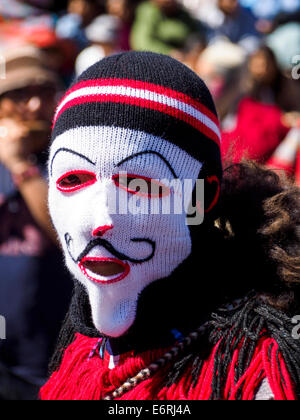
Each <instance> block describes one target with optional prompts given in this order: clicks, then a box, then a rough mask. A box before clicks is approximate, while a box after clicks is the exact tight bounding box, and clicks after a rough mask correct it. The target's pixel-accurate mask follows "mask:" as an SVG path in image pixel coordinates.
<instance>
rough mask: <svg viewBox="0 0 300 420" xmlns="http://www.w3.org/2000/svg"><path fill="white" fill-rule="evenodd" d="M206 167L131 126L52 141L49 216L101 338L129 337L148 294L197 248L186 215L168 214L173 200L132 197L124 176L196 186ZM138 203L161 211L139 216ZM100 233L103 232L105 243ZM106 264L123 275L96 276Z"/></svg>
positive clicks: (76, 132)
mask: <svg viewBox="0 0 300 420" xmlns="http://www.w3.org/2000/svg"><path fill="white" fill-rule="evenodd" d="M200 169H201V163H200V162H198V161H197V160H196V159H194V158H192V157H191V156H190V155H189V154H187V153H186V152H184V151H183V150H181V149H180V148H179V147H178V146H176V145H174V144H171V143H169V142H168V141H166V140H163V139H161V138H158V137H155V136H152V135H150V134H146V133H144V132H139V131H134V130H130V129H124V128H118V127H102V126H101V127H81V128H76V129H71V130H69V131H66V132H64V133H63V134H62V135H60V136H58V137H57V138H56V139H55V141H54V142H53V144H52V147H51V153H50V159H49V174H50V179H49V182H50V190H49V208H50V214H51V217H52V220H53V223H54V226H55V228H56V230H57V232H58V235H59V239H60V241H61V244H62V247H63V250H64V254H65V259H66V264H67V266H68V268H69V270H70V271H71V273H72V274H73V275H74V277H75V278H76V279H77V280H79V281H80V282H81V283H82V284H83V285H84V286H85V288H86V290H87V293H88V296H89V300H90V305H91V310H92V318H93V322H94V325H95V327H96V328H97V329H98V331H99V332H100V333H102V334H105V335H107V336H111V337H119V336H121V335H123V334H124V333H125V332H126V331H127V330H128V329H129V328H130V326H131V325H132V324H133V322H134V320H135V315H136V308H137V302H138V298H139V294H140V293H141V292H142V290H143V289H144V288H145V287H146V286H147V285H149V284H150V283H152V282H153V281H155V280H158V279H163V278H165V277H168V276H170V275H171V274H172V272H173V271H174V270H175V269H176V268H177V267H178V266H179V265H180V264H181V263H182V262H183V261H184V260H185V259H186V258H187V257H188V256H189V255H190V253H191V247H192V243H191V238H190V232H189V227H188V226H187V225H186V214H185V212H181V214H174V212H171V214H161V213H162V211H161V207H162V204H163V200H165V199H167V198H168V197H166V196H164V194H162V196H161V197H158V196H155V195H154V196H145V195H143V194H132V193H131V192H130V191H127V190H126V189H124V188H122V187H120V186H119V183H120V179H121V178H118V174H119V173H121V174H124V173H127V174H134V175H135V176H136V177H137V178H138V177H141V178H142V179H156V180H163V179H165V180H169V181H172V180H173V179H174V178H176V177H178V179H180V180H181V181H182V182H183V180H184V179H191V180H193V184H194V183H195V181H196V179H197V177H198V175H199V172H200ZM74 176H75V177H77V178H74ZM78 179H80V182H81V184H80V185H77V184H78ZM116 180H118V182H116ZM58 181H59V183H58V184H57V182H58ZM73 186H74V190H73ZM78 187H79V188H78ZM174 193H176V192H174V190H172V189H171V191H169V194H174ZM114 197H116V200H115V199H114ZM133 200H135V201H134V203H136V204H137V205H138V206H139V207H140V208H144V209H145V208H146V207H145V206H148V205H151V206H154V207H155V208H156V209H160V211H158V212H157V213H159V214H151V212H150V211H148V214H132V211H130V209H131V208H132V203H133ZM136 200H138V202H137V201H136ZM116 202H117V209H118V210H117V211H116ZM128 205H129V207H130V209H129V210H128V211H127V212H126V208H127V207H128ZM120 208H122V209H123V210H121V213H124V214H120ZM124 209H125V211H124ZM144 213H145V212H144ZM152 213H153V212H152ZM99 228H101V229H99ZM97 232H98V233H99V232H102V235H101V238H99V235H97ZM97 240H98V241H99V242H97V243H96V245H95V242H94V241H97ZM94 261H96V263H94ZM106 262H115V263H117V264H119V266H120V269H121V270H122V271H121V272H120V273H119V274H117V275H106V276H104V275H100V274H97V273H96V270H95V267H96V266H97V264H105V263H106ZM93 264H94V265H93ZM170 293H172V291H170ZM153 310H155V305H154V307H153Z"/></svg>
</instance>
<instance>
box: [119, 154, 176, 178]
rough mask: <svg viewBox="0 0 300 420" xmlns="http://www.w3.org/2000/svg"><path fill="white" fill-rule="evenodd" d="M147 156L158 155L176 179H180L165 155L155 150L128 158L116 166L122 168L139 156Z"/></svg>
mask: <svg viewBox="0 0 300 420" xmlns="http://www.w3.org/2000/svg"><path fill="white" fill-rule="evenodd" d="M147 154H148V155H156V156H158V157H159V158H160V159H161V160H163V162H164V163H165V164H166V165H167V167H168V168H169V170H170V171H171V172H172V175H173V177H174V179H178V176H177V175H176V172H175V171H174V169H173V168H172V166H171V164H170V163H169V162H168V161H167V159H166V158H165V157H164V156H163V155H161V154H160V153H159V152H155V151H154V150H144V151H143V152H138V153H135V154H134V155H131V156H128V157H126V158H125V159H123V160H121V162H119V163H118V164H117V165H116V166H121V165H122V164H123V163H125V162H127V161H128V160H131V159H134V158H135V157H137V156H141V155H147Z"/></svg>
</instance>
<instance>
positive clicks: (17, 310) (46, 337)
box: [0, 45, 70, 399]
mask: <svg viewBox="0 0 300 420" xmlns="http://www.w3.org/2000/svg"><path fill="white" fill-rule="evenodd" d="M3 53H4V56H5V59H6V78H5V79H4V80H1V81H0V127H1V138H0V196H1V199H0V272H1V275H0V314H1V315H2V316H4V317H5V319H6V329H7V338H6V340H0V399H34V398H36V395H37V390H38V388H39V387H40V385H41V384H42V383H43V381H44V380H45V377H46V374H47V362H48V359H49V355H50V354H51V351H52V349H53V346H54V343H55V341H56V337H57V333H58V330H59V326H60V324H61V322H62V319H63V314H64V311H65V308H66V305H67V303H68V301H69V298H70V284H69V279H68V276H67V275H66V273H65V272H64V269H63V267H62V264H61V262H62V261H61V257H60V253H59V250H58V247H57V243H56V235H55V233H54V231H53V228H52V225H51V222H50V219H49V215H48V209H47V195H48V186H47V181H46V180H45V178H44V163H45V161H46V160H47V153H46V148H47V145H48V139H49V137H48V136H49V132H50V127H51V120H52V115H53V110H54V107H55V104H56V101H57V93H58V89H59V88H60V87H61V85H60V82H59V80H58V79H57V77H56V76H55V75H54V74H53V73H51V72H49V71H47V70H45V69H44V68H43V65H42V56H41V53H40V52H39V51H38V50H37V49H35V48H33V47H31V46H26V45H25V46H22V47H20V48H14V49H9V51H7V52H5V51H4V52H3Z"/></svg>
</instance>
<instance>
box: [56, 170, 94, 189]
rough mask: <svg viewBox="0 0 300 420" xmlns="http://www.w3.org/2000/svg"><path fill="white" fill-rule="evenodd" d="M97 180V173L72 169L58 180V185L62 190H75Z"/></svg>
mask: <svg viewBox="0 0 300 420" xmlns="http://www.w3.org/2000/svg"><path fill="white" fill-rule="evenodd" d="M96 181H97V178H96V175H95V174H93V173H92V172H88V171H80V170H78V171H70V172H67V173H66V174H64V175H62V176H61V177H60V178H59V179H58V180H57V181H56V187H57V189H58V190H59V191H62V192H73V191H77V190H81V189H82V188H85V187H88V186H89V185H93V184H94V183H95V182H96Z"/></svg>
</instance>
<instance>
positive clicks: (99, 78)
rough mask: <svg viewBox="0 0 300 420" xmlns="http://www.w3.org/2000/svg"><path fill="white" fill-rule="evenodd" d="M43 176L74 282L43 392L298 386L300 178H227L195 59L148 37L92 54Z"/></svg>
mask: <svg viewBox="0 0 300 420" xmlns="http://www.w3.org/2000/svg"><path fill="white" fill-rule="evenodd" d="M201 179H202V180H203V181H202V182H200V180H201ZM188 181H190V182H188ZM49 183H50V190H49V208H50V213H51V216H52V220H53V223H54V226H55V228H56V229H57V232H58V235H59V238H60V241H61V243H62V246H63V250H64V253H65V260H66V264H67V266H68V268H69V270H70V272H71V273H72V274H73V277H74V280H75V291H74V297H73V300H72V304H71V306H70V310H69V312H68V314H67V317H66V320H65V323H64V326H63V328H62V331H61V334H60V338H59V343H58V347H57V351H56V352H55V354H54V356H53V359H52V362H51V371H52V375H51V377H50V379H49V381H48V382H47V384H46V385H45V386H44V387H43V388H42V389H41V393H40V395H41V398H42V399H44V400H47V399H50V400H60V399H67V400H68V399H74V400H81V399H82V400H84V399H96V400H99V399H128V400H147V399H150V400H153V399H156V400H157V399H158V400H182V399H187V400H205V399H274V398H275V399H296V398H297V397H298V396H299V383H300V382H299V374H300V372H299V366H300V364H299V363H300V361H299V355H300V352H299V346H300V345H299V341H297V340H296V339H295V338H296V336H295V334H293V331H294V332H295V325H294V324H293V323H292V321H291V319H290V317H291V314H293V315H294V314H295V313H297V312H294V311H296V310H297V308H298V306H297V305H298V301H297V298H296V292H297V288H296V284H297V283H299V270H298V268H297V267H299V230H297V229H298V227H299V215H300V211H299V190H298V189H296V188H288V187H286V186H283V185H281V184H280V180H279V178H277V176H276V175H275V174H273V173H272V172H269V171H266V170H265V169H262V168H260V167H258V166H256V165H255V164H240V165H236V166H234V167H232V168H231V169H230V170H228V171H227V172H226V173H225V174H224V177H223V181H222V165H221V159H220V130H219V123H218V118H217V115H216V111H215V107H214V104H213V101H212V98H211V95H210V93H209V91H208V89H207V88H206V86H205V85H204V83H203V82H202V80H201V79H200V78H199V77H198V76H197V75H196V74H194V73H193V72H192V71H191V70H190V69H188V68H187V67H185V66H184V65H183V64H180V63H179V62H177V61H176V60H174V59H172V58H169V57H167V56H163V55H158V54H155V53H147V52H140V53H139V52H129V53H121V54H118V55H114V56H111V57H108V58H105V59H104V60H102V61H101V62H99V63H96V64H95V65H93V66H92V67H90V68H89V69H88V70H87V71H86V72H84V73H83V74H82V75H81V76H80V78H79V79H78V80H77V81H75V83H74V84H73V86H72V87H71V89H70V90H69V91H68V92H67V93H66V95H65V97H64V98H63V100H62V102H61V103H60V105H59V106H58V109H57V112H56V115H55V118H54V128H53V134H52V145H51V151H50V159H49ZM203 184H204V197H205V200H204V202H203V198H202V194H201V191H203V188H201V186H203ZM184 197H185V205H184V206H182V209H181V211H180V207H179V203H181V201H182V200H183V198H184ZM175 199H177V204H176V200H175ZM149 209H150V210H149ZM195 209H196V210H195ZM282 212H284V214H285V217H286V219H285V220H284V221H283V220H282V214H283V213H282ZM203 216H204V217H203ZM293 329H294V330H293Z"/></svg>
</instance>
